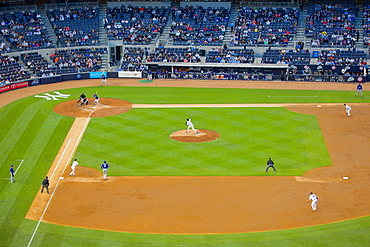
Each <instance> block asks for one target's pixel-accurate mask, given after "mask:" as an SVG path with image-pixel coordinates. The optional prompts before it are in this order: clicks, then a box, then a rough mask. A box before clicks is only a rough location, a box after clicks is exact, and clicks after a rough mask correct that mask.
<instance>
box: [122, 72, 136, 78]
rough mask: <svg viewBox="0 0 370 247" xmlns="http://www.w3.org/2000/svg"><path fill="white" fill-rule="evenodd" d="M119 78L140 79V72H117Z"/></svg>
mask: <svg viewBox="0 0 370 247" xmlns="http://www.w3.org/2000/svg"><path fill="white" fill-rule="evenodd" d="M118 77H119V78H142V73H141V71H118Z"/></svg>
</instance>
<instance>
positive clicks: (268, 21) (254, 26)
mask: <svg viewBox="0 0 370 247" xmlns="http://www.w3.org/2000/svg"><path fill="white" fill-rule="evenodd" d="M298 17H299V9H296V8H251V7H242V6H241V7H239V12H238V16H237V19H236V21H235V24H233V25H232V26H231V28H232V39H231V44H232V45H234V46H283V47H285V46H287V45H288V43H289V41H291V40H292V38H293V35H294V34H295V33H296V32H297V25H298Z"/></svg>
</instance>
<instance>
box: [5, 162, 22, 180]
mask: <svg viewBox="0 0 370 247" xmlns="http://www.w3.org/2000/svg"><path fill="white" fill-rule="evenodd" d="M16 161H20V162H21V163H20V164H19V166H18V168H17V169H16V170H15V172H14V175H16V174H17V172H18V170H19V168H21V166H22V164H23V162H24V160H16ZM5 179H10V178H5Z"/></svg>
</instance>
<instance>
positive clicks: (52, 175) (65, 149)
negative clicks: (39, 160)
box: [50, 138, 72, 179]
mask: <svg viewBox="0 0 370 247" xmlns="http://www.w3.org/2000/svg"><path fill="white" fill-rule="evenodd" d="M71 140H72V138H69V140H68V143H67V145H66V147H65V148H64V150H63V153H62V155H61V156H60V158H59V160H58V163H57V165H56V166H55V168H54V171H53V173H52V174H51V176H50V179H52V178H53V177H54V173H55V171H56V170H57V168H58V166H59V164H60V161H61V160H62V158H63V156H64V154H65V152H66V151H67V147H68V146H69V143H71Z"/></svg>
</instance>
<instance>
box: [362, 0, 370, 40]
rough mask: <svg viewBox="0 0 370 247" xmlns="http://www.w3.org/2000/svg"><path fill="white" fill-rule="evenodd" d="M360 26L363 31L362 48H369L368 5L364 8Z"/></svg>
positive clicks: (369, 10)
mask: <svg viewBox="0 0 370 247" xmlns="http://www.w3.org/2000/svg"><path fill="white" fill-rule="evenodd" d="M362 26H363V30H364V42H363V43H364V46H366V47H370V5H367V6H364V13H363V20H362Z"/></svg>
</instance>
